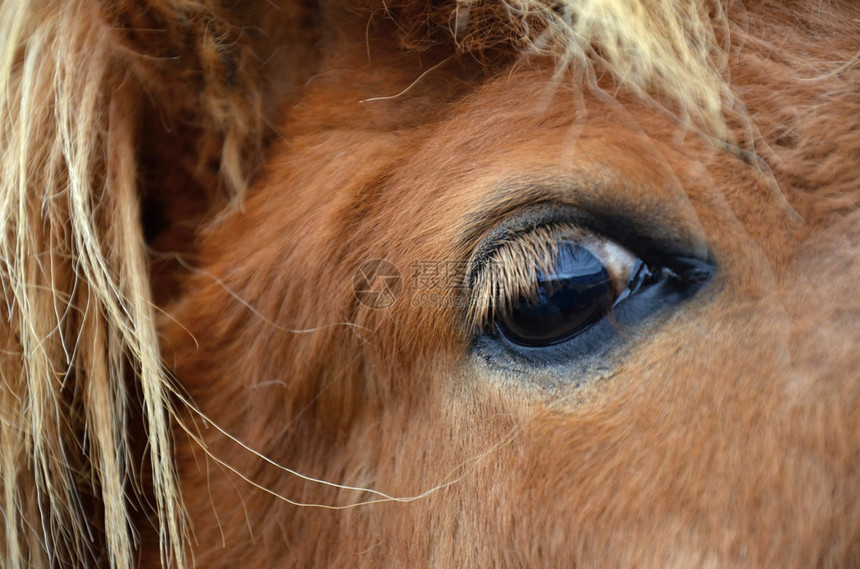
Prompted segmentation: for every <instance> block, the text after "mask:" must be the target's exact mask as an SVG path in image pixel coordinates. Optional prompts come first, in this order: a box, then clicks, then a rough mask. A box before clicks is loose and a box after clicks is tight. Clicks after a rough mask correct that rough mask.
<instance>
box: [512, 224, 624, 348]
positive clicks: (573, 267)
mask: <svg viewBox="0 0 860 569" xmlns="http://www.w3.org/2000/svg"><path fill="white" fill-rule="evenodd" d="M536 281H537V282H536V287H535V288H534V289H533V290H534V293H533V294H529V295H521V296H520V297H519V298H518V299H517V300H516V301H514V302H512V303H511V305H510V306H509V308H508V309H506V310H502V311H501V313H500V314H499V315H498V321H497V327H498V329H499V331H500V332H501V333H502V334H504V335H505V336H507V337H508V338H509V339H510V340H512V341H514V342H516V343H518V344H522V345H526V346H546V345H550V344H554V343H557V342H560V341H563V340H566V339H567V338H570V337H571V336H574V335H576V334H577V333H578V332H580V331H582V330H584V329H586V328H587V327H588V326H590V325H591V324H594V323H595V322H597V321H598V320H600V319H601V318H602V317H603V316H604V315H605V314H606V313H607V312H609V310H610V309H611V308H612V305H613V303H614V302H615V297H616V295H615V293H614V292H613V279H612V276H611V275H610V272H609V271H608V270H607V267H606V266H605V265H604V263H603V262H602V261H601V260H600V259H598V257H597V256H596V255H595V254H593V253H592V252H591V251H590V250H589V249H587V248H585V247H583V246H581V245H579V244H577V243H574V242H571V241H564V242H562V243H560V244H559V246H558V250H557V254H556V256H555V258H554V260H553V265H552V268H551V270H550V271H542V270H539V271H538V272H537V274H536Z"/></svg>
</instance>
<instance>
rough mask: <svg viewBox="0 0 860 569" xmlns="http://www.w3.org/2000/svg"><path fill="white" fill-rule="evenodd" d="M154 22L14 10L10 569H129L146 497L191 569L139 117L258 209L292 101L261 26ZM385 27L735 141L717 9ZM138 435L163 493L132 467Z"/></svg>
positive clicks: (173, 8)
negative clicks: (664, 109)
mask: <svg viewBox="0 0 860 569" xmlns="http://www.w3.org/2000/svg"><path fill="white" fill-rule="evenodd" d="M148 4H149V11H148V12H147V13H146V14H145V15H140V17H141V21H139V22H138V21H125V22H124V23H123V22H122V21H121V18H119V17H116V16H117V14H115V13H114V12H113V10H112V8H110V3H101V4H100V3H97V2H95V1H94V0H92V1H91V0H68V1H64V2H50V1H47V0H44V1H37V0H32V1H19V0H3V2H2V3H0V38H5V39H3V40H2V42H3V49H2V58H0V116H2V117H3V122H2V126H0V151H2V158H0V160H2V162H0V216H2V219H3V220H4V223H5V225H4V228H3V232H2V235H1V236H0V257H2V264H0V284H2V288H3V292H4V300H5V304H4V307H5V318H6V326H5V327H4V328H3V329H2V332H0V337H1V338H2V343H3V346H2V349H3V357H2V363H0V374H2V391H0V419H2V425H0V448H2V449H3V456H2V459H0V490H2V497H0V500H2V502H0V503H2V510H3V515H4V520H5V524H4V530H3V532H2V534H0V564H2V565H3V566H4V567H7V568H9V569H12V568H17V567H31V566H43V567H47V566H54V565H64V564H65V562H68V560H78V561H79V564H81V565H87V564H93V565H98V564H103V563H104V562H105V559H107V561H108V563H109V564H110V566H112V567H117V568H127V567H133V566H134V565H135V547H136V543H137V542H136V540H137V536H136V535H135V532H134V529H133V528H134V524H133V522H132V520H133V518H134V516H135V515H136V514H135V510H134V508H135V507H136V506H137V505H138V504H139V503H143V502H145V501H147V500H148V499H150V498H152V499H153V500H154V509H155V511H156V512H157V515H158V520H157V521H155V522H153V523H155V524H156V525H157V526H158V528H159V533H160V539H161V551H162V561H163V562H164V563H167V562H168V561H169V562H170V563H172V564H175V566H177V567H182V566H184V564H185V551H186V542H187V539H188V532H187V529H186V525H185V520H184V514H183V504H182V502H181V499H180V495H179V492H178V489H177V480H176V474H175V468H174V464H173V458H172V457H173V454H172V449H171V439H170V436H169V423H170V421H171V416H172V414H173V408H172V404H171V401H172V399H171V393H172V390H173V387H172V385H171V381H170V378H169V377H168V374H167V372H166V370H165V367H164V365H163V363H162V359H161V355H160V353H159V347H158V338H157V336H156V332H155V326H154V322H155V319H156V313H157V311H158V307H157V306H156V304H155V302H154V300H153V294H152V291H151V290H150V277H149V269H148V257H147V249H146V242H145V239H144V232H143V228H142V224H141V212H140V205H139V202H140V180H139V167H140V166H139V163H138V160H139V158H138V151H139V133H140V131H141V129H142V128H143V125H142V124H141V123H142V120H143V119H142V118H141V117H140V116H138V115H137V114H136V113H137V112H138V110H139V109H140V108H141V107H142V106H143V105H144V102H146V101H148V100H156V101H157V103H156V105H155V106H156V107H157V113H156V116H157V117H158V118H160V119H161V120H164V121H165V122H167V123H171V122H173V121H177V120H178V119H177V117H179V116H181V115H183V113H185V114H188V113H191V115H193V117H194V122H195V123H196V124H198V125H202V126H201V127H200V128H199V132H197V140H196V142H197V144H196V146H195V147H194V148H192V149H190V150H189V151H188V153H189V154H190V155H191V158H193V159H194V161H196V162H197V163H205V162H206V161H211V160H215V161H216V162H217V163H218V172H219V182H218V183H219V184H220V187H221V188H223V189H226V193H227V194H229V196H231V199H240V198H241V196H242V194H243V192H244V189H245V187H246V185H247V180H248V179H249V177H250V176H251V175H252V174H253V172H254V168H255V166H256V165H257V164H258V163H259V161H260V159H261V153H262V148H263V146H264V140H265V138H266V137H267V136H269V135H268V134H265V133H266V130H267V129H266V127H265V124H266V121H267V120H268V119H269V118H271V117H272V116H273V114H274V110H272V108H270V107H271V105H270V104H269V103H268V102H267V101H271V100H272V99H273V98H274V97H275V95H276V93H275V91H276V89H275V87H274V86H273V85H272V84H271V83H269V82H266V81H265V80H264V78H263V76H264V73H265V66H264V65H263V64H262V63H259V62H258V61H257V59H256V58H255V57H254V56H253V45H252V39H253V38H251V37H250V36H249V34H248V33H247V32H245V31H244V30H245V28H246V27H250V26H245V25H244V23H243V22H239V21H236V17H237V16H236V15H235V14H232V15H231V14H227V13H225V11H226V9H224V8H222V7H220V5H221V3H219V2H215V1H209V0H199V1H190V0H188V1H185V0H182V1H177V2H167V1H166V0H161V1H153V2H149V3H148ZM119 10H120V8H117V11H119ZM369 11H370V12H372V13H373V14H374V16H372V17H378V14H386V17H391V18H393V19H394V20H395V22H397V24H398V26H399V28H400V30H401V31H402V38H401V43H402V45H403V47H404V48H406V49H424V48H426V47H428V46H429V45H430V44H431V43H439V42H450V43H452V45H453V46H454V49H456V51H458V52H459V53H460V54H471V55H473V56H475V57H477V58H479V59H485V60H489V59H492V57H494V55H493V54H494V53H495V52H503V51H505V50H507V51H508V52H510V53H511V54H514V55H522V54H525V55H527V56H550V57H553V58H555V60H556V61H557V68H558V70H559V71H560V72H563V71H566V70H568V69H575V70H577V72H578V73H580V74H584V75H583V79H584V81H585V82H586V83H587V84H589V85H591V86H593V87H597V86H598V81H599V80H600V79H603V78H602V77H601V76H600V73H606V74H608V77H611V79H612V84H613V85H614V86H615V87H617V88H619V89H629V90H631V91H632V92H633V93H635V94H637V95H639V96H647V97H649V98H652V99H653V100H655V101H661V102H664V103H666V104H668V105H669V106H671V107H673V109H674V110H675V111H676V112H677V114H678V116H680V117H681V118H682V120H686V121H689V122H690V123H692V124H696V125H699V126H700V127H702V128H703V129H705V130H707V131H709V132H711V133H713V135H714V136H717V137H722V136H725V127H724V122H725V120H724V112H725V110H726V108H728V107H731V106H732V105H733V104H734V103H733V98H732V95H731V93H730V91H729V89H728V86H727V82H726V80H725V78H724V73H725V67H726V59H727V55H726V48H725V46H723V45H721V43H720V42H721V41H727V40H725V37H726V34H727V29H728V25H727V22H726V17H725V12H724V10H723V9H722V7H721V5H720V4H719V3H716V2H713V3H710V2H701V1H696V0H694V1H690V2H681V1H677V0H651V1H637V0H581V1H575V0H560V1H547V0H514V1H510V2H490V1H487V0H460V1H457V2H451V3H447V4H443V5H441V6H439V5H436V6H435V7H434V8H432V9H430V8H428V6H425V5H424V4H422V3H418V2H411V1H408V0H403V1H398V2H393V3H388V4H385V5H376V4H373V5H372V6H369ZM148 25H150V26H154V27H156V28H158V29H161V30H163V31H164V32H165V33H164V34H161V35H158V34H154V35H153V36H152V41H153V42H157V41H160V42H163V45H160V44H156V45H146V42H145V41H141V43H140V44H136V43H135V42H134V41H132V40H130V39H129V36H128V35H125V32H128V31H129V30H130V29H137V28H139V29H144V28H146V26H148ZM715 30H717V31H719V33H720V34H722V35H721V36H720V37H722V38H723V39H722V40H721V39H720V38H718V34H717V33H716V32H715ZM188 35H190V37H191V39H190V40H189V42H185V43H190V44H192V45H193V47H192V55H191V56H190V57H188V58H185V59H183V63H181V65H183V66H184V67H182V69H181V71H182V74H181V75H178V76H177V75H175V74H173V72H172V71H171V69H172V68H169V69H168V68H167V67H166V66H167V65H168V64H169V63H170V62H171V61H172V60H173V59H175V58H176V57H178V56H179V54H180V51H181V50H183V49H187V48H183V47H177V46H182V45H184V43H183V42H184V38H185V37H186V36H188ZM147 41H148V40H147ZM146 48H148V49H151V52H147V51H146V50H145V49H146ZM225 53H229V54H231V57H232V59H231V57H225V56H224V54H225ZM170 64H174V65H175V64H176V63H175V62H174V63H170ZM149 118H150V119H152V117H149ZM135 413H139V414H140V416H141V418H140V419H134V418H133V417H132V416H133V415H134V414H135ZM135 420H138V421H142V423H143V428H144V431H145V436H146V445H145V446H146V447H147V451H146V457H147V460H148V467H147V469H148V470H149V472H148V473H141V472H139V471H138V469H139V464H137V462H138V461H139V460H140V458H139V457H135V456H133V450H132V448H133V446H134V444H135V443H133V442H132V441H131V440H130V437H131V436H132V435H131V433H132V430H133V428H132V422H133V421H135ZM136 444H138V445H140V443H139V442H138V443H136ZM146 476H151V481H149V480H147V481H144V480H143V478H144V477H146ZM145 487H151V491H152V496H151V497H150V496H149V495H148V491H147V490H145ZM102 534H103V535H102ZM76 564H77V563H76Z"/></svg>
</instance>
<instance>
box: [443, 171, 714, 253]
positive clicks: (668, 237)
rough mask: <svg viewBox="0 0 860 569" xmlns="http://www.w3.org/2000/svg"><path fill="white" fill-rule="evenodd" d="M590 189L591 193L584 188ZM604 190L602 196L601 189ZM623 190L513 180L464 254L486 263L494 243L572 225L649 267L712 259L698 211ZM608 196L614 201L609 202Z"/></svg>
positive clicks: (464, 244) (475, 218) (590, 183)
mask: <svg viewBox="0 0 860 569" xmlns="http://www.w3.org/2000/svg"><path fill="white" fill-rule="evenodd" d="M584 188H588V189H584ZM601 188H602V189H603V190H602V191H597V190H598V189H601ZM629 193H630V192H628V191H625V190H624V189H623V187H614V186H613V187H608V186H607V184H606V182H599V181H595V180H592V179H590V178H589V177H588V176H587V175H582V176H578V175H561V176H538V177H529V179H527V180H525V179H524V180H509V181H506V182H505V183H503V184H501V185H500V186H499V189H498V190H497V191H494V192H492V193H491V194H490V195H489V196H487V198H486V199H485V200H482V201H483V203H481V204H480V206H481V207H479V208H476V211H478V212H480V213H477V214H473V215H472V216H470V217H469V218H468V219H467V220H466V223H465V227H464V228H463V230H462V231H461V234H460V237H459V238H458V246H459V247H458V249H459V250H462V251H469V250H472V249H473V248H474V246H475V243H480V245H479V247H478V249H477V250H475V253H473V255H472V258H480V252H481V249H490V248H492V245H493V241H496V240H498V239H499V238H500V237H501V238H502V239H504V238H506V237H510V236H514V235H516V234H518V233H522V232H523V231H528V230H529V229H531V228H534V227H537V226H539V225H544V224H550V223H561V222H568V223H572V224H575V225H579V226H581V227H584V228H587V229H589V230H591V231H593V232H594V233H596V234H598V235H602V236H604V237H606V238H607V239H610V240H612V241H614V242H616V243H618V244H620V245H622V246H624V247H625V248H627V249H629V250H630V251H632V252H633V253H635V254H636V255H637V256H638V257H640V258H642V259H643V260H646V261H648V262H659V260H660V258H662V257H664V256H679V257H690V258H698V259H701V260H706V259H708V258H709V255H710V251H709V249H708V246H707V241H706V239H705V236H704V234H703V232H702V228H701V225H700V223H699V220H698V216H697V215H696V212H695V211H693V210H692V209H688V208H685V207H682V206H680V205H678V203H677V201H676V200H668V201H666V202H664V201H663V200H660V199H659V194H656V195H655V199H654V200H644V201H643V200H641V199H637V200H633V199H628V198H627V196H628V194H629ZM607 196H609V197H611V199H607Z"/></svg>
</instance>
